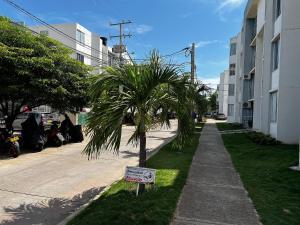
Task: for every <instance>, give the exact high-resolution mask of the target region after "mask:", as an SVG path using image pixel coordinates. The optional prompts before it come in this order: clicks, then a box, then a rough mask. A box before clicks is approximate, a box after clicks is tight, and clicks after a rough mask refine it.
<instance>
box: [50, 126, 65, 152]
mask: <svg viewBox="0 0 300 225" xmlns="http://www.w3.org/2000/svg"><path fill="white" fill-rule="evenodd" d="M46 134H47V145H49V146H54V147H60V146H62V145H63V144H64V143H65V138H64V137H63V135H62V134H61V133H60V132H59V128H58V124H57V123H56V122H53V124H52V125H51V128H50V130H48V131H46Z"/></svg>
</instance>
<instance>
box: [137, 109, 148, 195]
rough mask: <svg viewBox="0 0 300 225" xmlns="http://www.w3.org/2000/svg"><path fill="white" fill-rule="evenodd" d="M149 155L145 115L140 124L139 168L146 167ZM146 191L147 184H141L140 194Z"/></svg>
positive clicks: (142, 115) (142, 116)
mask: <svg viewBox="0 0 300 225" xmlns="http://www.w3.org/2000/svg"><path fill="white" fill-rule="evenodd" d="M146 162H147V154H146V128H145V114H143V113H142V114H141V123H140V159H139V167H146ZM144 190H145V184H140V192H143V191H144Z"/></svg>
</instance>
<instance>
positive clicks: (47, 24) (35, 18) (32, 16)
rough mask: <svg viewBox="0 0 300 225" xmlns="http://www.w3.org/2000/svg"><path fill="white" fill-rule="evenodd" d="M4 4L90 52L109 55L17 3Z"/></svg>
mask: <svg viewBox="0 0 300 225" xmlns="http://www.w3.org/2000/svg"><path fill="white" fill-rule="evenodd" d="M3 1H4V2H6V3H8V4H9V5H11V6H12V7H14V8H15V9H17V10H18V11H21V12H22V13H24V14H26V15H27V16H29V17H31V18H33V19H34V20H36V21H38V22H39V23H41V24H43V25H44V26H46V27H48V28H49V29H51V30H53V31H54V32H56V33H58V34H60V35H63V36H65V37H66V38H68V39H70V40H72V41H75V42H76V43H78V44H80V45H83V46H84V47H85V48H88V49H89V50H93V51H96V52H98V53H101V54H104V55H107V56H108V55H109V54H107V53H105V52H102V51H100V50H98V49H95V48H93V47H91V46H88V45H86V44H85V43H82V42H80V41H78V40H77V39H76V38H73V37H72V36H70V35H68V34H66V33H65V32H63V31H61V30H59V29H57V28H56V27H54V26H52V25H51V24H49V23H47V22H45V21H44V20H42V19H40V18H38V17H37V16H35V15H33V14H32V13H30V12H29V11H27V10H26V9H24V8H22V7H21V6H19V5H17V4H16V3H14V2H13V1H11V0H3Z"/></svg>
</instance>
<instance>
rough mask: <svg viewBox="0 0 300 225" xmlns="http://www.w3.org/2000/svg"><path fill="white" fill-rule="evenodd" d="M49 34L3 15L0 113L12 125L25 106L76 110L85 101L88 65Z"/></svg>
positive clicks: (0, 41) (0, 36) (0, 52)
mask: <svg viewBox="0 0 300 225" xmlns="http://www.w3.org/2000/svg"><path fill="white" fill-rule="evenodd" d="M70 54H71V52H70V51H69V49H67V48H66V47H64V46H63V45H62V44H60V43H59V42H57V41H55V40H53V39H50V38H48V37H46V36H43V35H42V36H41V35H34V34H33V33H32V32H30V31H28V30H27V29H26V28H25V27H23V26H20V25H17V24H14V23H13V22H11V21H10V20H9V19H7V18H4V17H0V80H1V82H0V112H1V113H2V114H4V115H6V116H7V119H6V126H7V127H9V128H10V127H11V126H12V122H13V121H14V119H15V118H16V116H17V115H18V114H19V113H21V109H22V107H23V106H24V105H27V106H28V107H29V108H34V107H37V106H40V105H49V106H52V107H53V108H55V109H58V110H69V111H73V110H74V108H75V107H82V106H84V105H85V104H86V89H87V82H86V80H87V79H86V77H87V75H88V73H89V67H87V66H85V65H84V64H82V63H80V62H78V61H76V60H74V59H72V58H71V57H70Z"/></svg>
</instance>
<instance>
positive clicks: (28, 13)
mask: <svg viewBox="0 0 300 225" xmlns="http://www.w3.org/2000/svg"><path fill="white" fill-rule="evenodd" d="M3 1H4V2H6V3H8V4H9V5H11V6H12V7H14V8H15V9H17V10H18V11H20V12H22V13H24V14H26V15H27V16H29V17H31V18H33V19H34V20H35V21H38V22H39V23H41V24H43V25H44V26H46V27H48V28H49V29H51V30H53V31H55V32H57V33H58V34H60V35H63V36H65V37H67V38H68V39H70V40H72V41H75V42H76V43H79V44H81V45H83V46H84V47H86V48H89V49H90V50H94V51H96V52H98V53H101V54H104V55H106V56H108V57H109V56H110V55H109V54H108V53H105V52H102V51H100V50H98V49H95V48H92V47H91V46H88V45H86V44H84V43H81V42H80V41H78V40H77V39H75V38H73V37H71V36H69V35H68V34H66V33H64V32H63V31H61V30H59V29H57V28H56V27H53V26H52V25H50V24H49V23H47V22H45V21H43V20H42V19H40V18H38V17H37V16H35V15H33V14H32V13H30V12H29V11H27V10H26V9H24V8H22V7H21V6H19V5H17V4H16V3H14V2H13V1H11V0H3ZM26 28H27V29H29V28H28V27H26ZM29 30H30V31H32V32H34V33H37V32H36V31H33V30H32V29H29ZM37 34H38V33H37ZM65 46H66V47H68V48H69V49H72V50H74V51H75V52H80V53H82V54H85V55H87V56H88V57H90V58H94V59H96V60H98V61H99V60H100V61H101V62H102V63H106V62H104V61H103V59H100V58H98V57H95V56H92V55H89V54H87V53H84V52H82V51H79V50H77V49H74V48H72V47H70V46H67V45H65ZM187 49H188V48H184V49H182V50H180V51H176V52H174V53H170V54H167V55H162V56H161V57H162V58H167V57H171V56H173V55H176V54H179V53H181V52H183V51H186V50H187ZM113 58H114V59H116V57H115V56H113ZM125 60H128V59H125ZM134 60H140V61H146V60H147V59H134ZM106 64H108V63H106ZM174 65H181V64H174Z"/></svg>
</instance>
